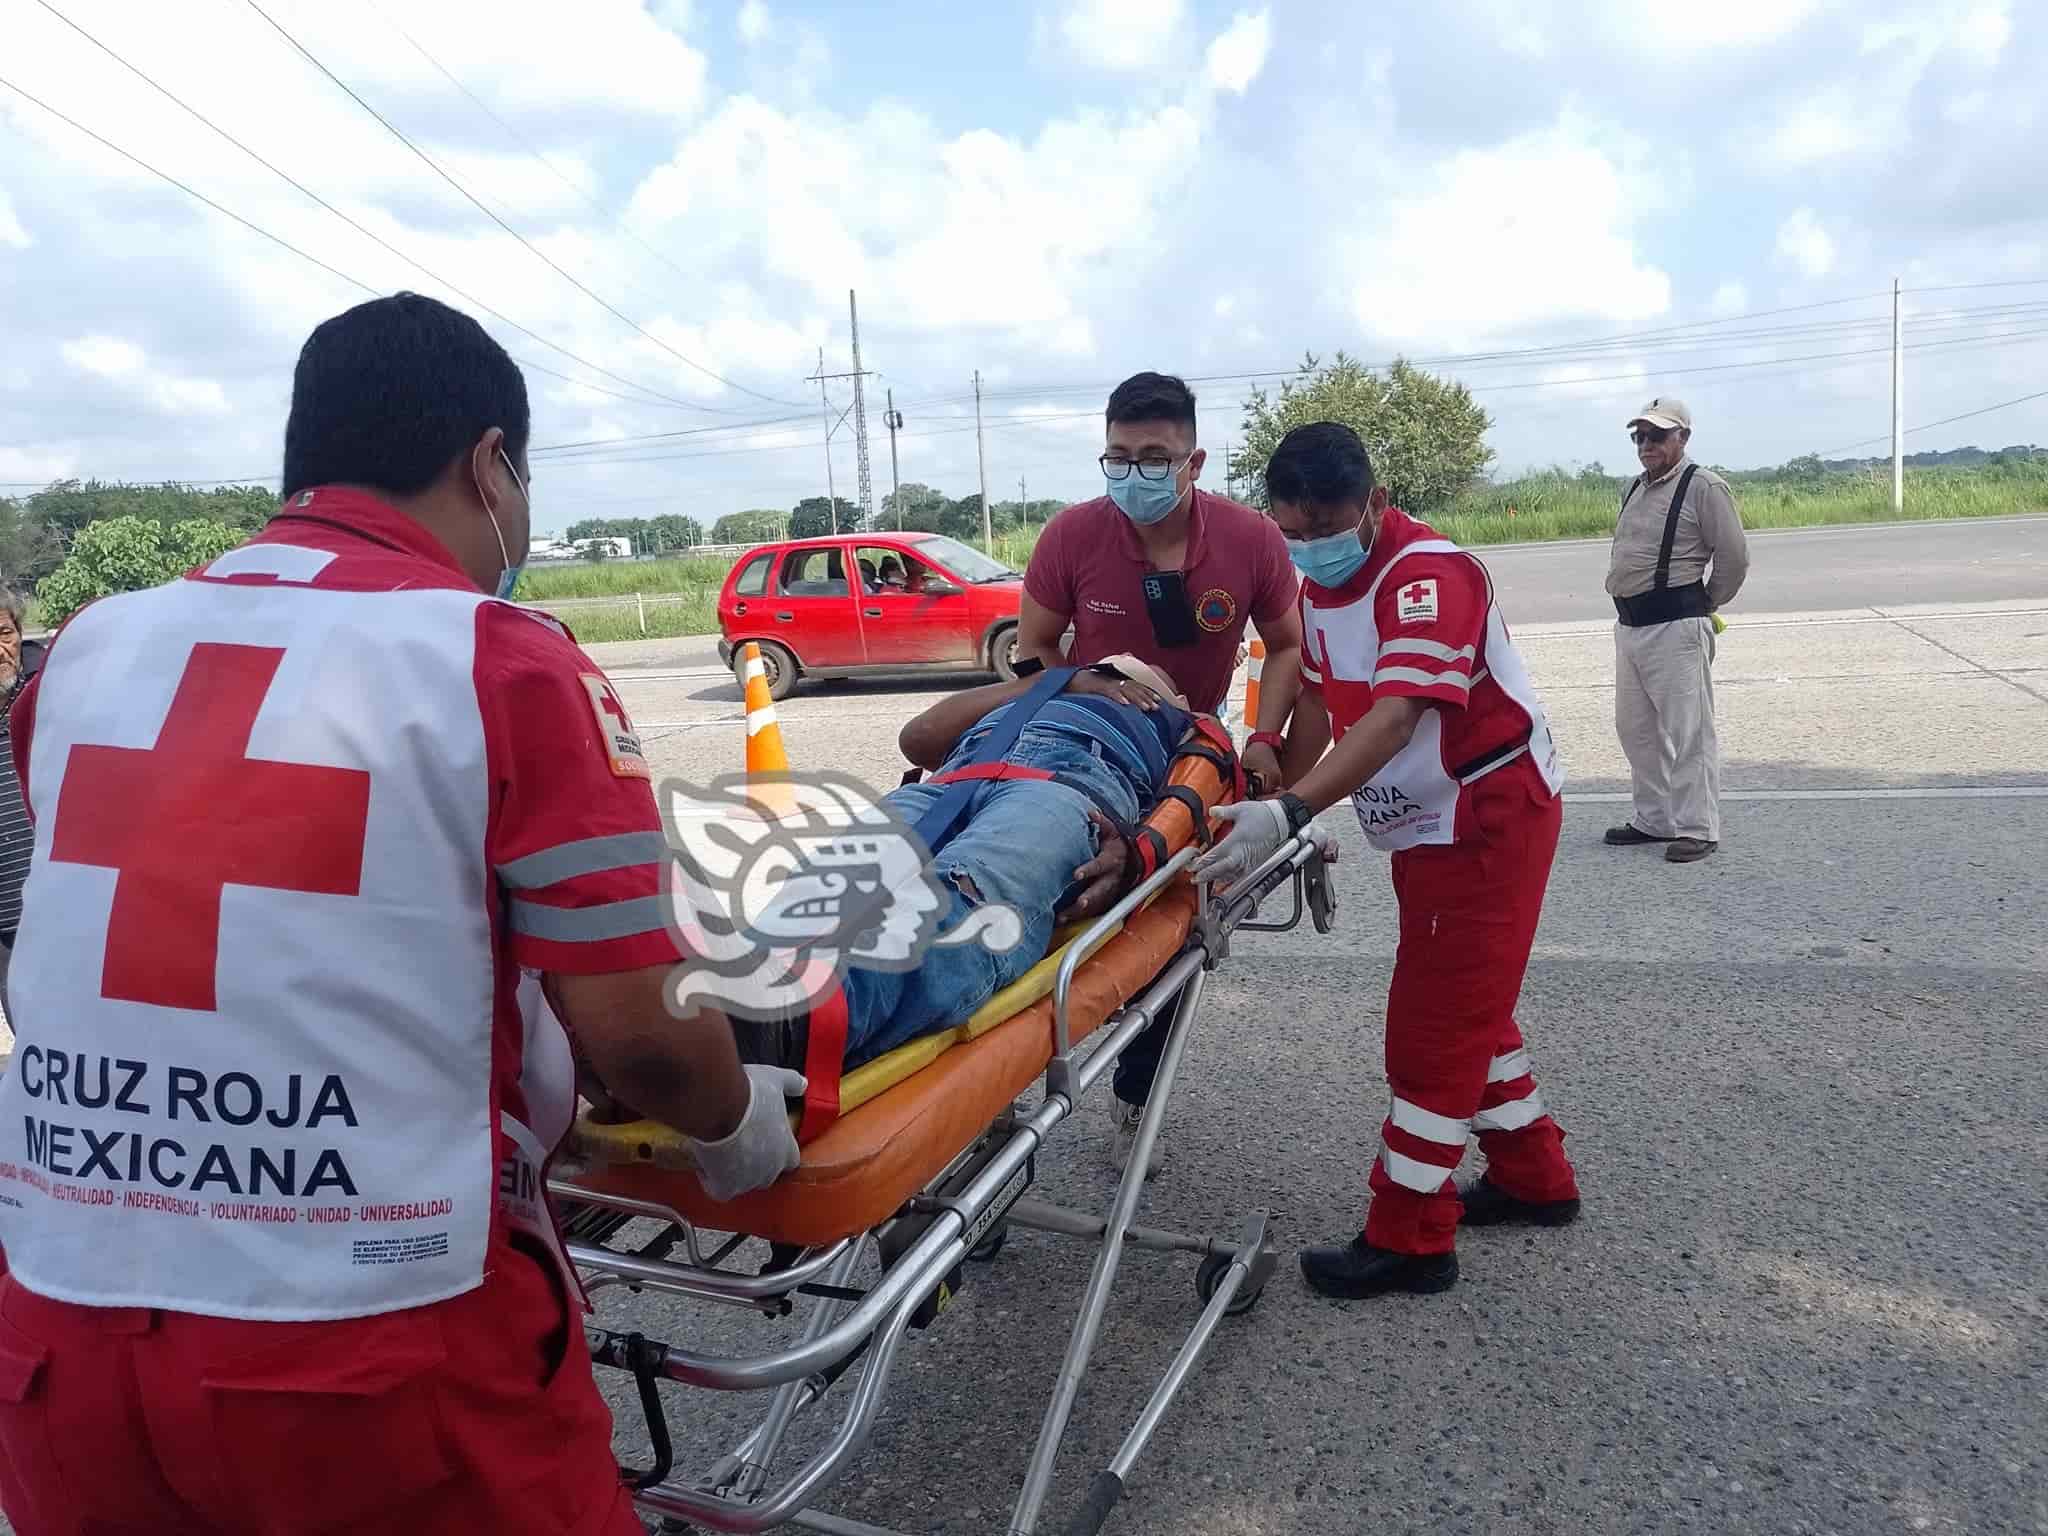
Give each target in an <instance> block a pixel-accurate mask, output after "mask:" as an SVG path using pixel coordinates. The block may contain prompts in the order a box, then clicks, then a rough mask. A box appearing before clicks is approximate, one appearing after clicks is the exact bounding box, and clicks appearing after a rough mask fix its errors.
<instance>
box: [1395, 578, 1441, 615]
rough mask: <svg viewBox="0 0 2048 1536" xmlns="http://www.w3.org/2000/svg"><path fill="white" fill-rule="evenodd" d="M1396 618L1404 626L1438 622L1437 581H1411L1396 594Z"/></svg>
mask: <svg viewBox="0 0 2048 1536" xmlns="http://www.w3.org/2000/svg"><path fill="white" fill-rule="evenodd" d="M1394 604H1395V608H1394V617H1395V619H1396V621H1397V622H1399V623H1402V624H1433V623H1435V622H1436V581H1435V578H1433V577H1432V578H1431V579H1430V580H1428V581H1411V582H1409V583H1408V584H1407V585H1406V586H1404V587H1401V588H1400V589H1399V590H1397V591H1396V592H1395V593H1394Z"/></svg>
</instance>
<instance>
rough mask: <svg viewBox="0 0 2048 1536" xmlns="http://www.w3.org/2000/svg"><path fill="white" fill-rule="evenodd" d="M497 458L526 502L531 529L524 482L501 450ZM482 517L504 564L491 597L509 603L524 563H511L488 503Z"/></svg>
mask: <svg viewBox="0 0 2048 1536" xmlns="http://www.w3.org/2000/svg"><path fill="white" fill-rule="evenodd" d="M498 457H499V458H501V459H503V460H504V461H505V472H506V473H507V474H509V475H510V476H511V477H512V483H513V484H514V485H516V486H518V487H519V494H520V496H521V498H522V499H523V500H524V501H525V502H526V523H527V527H528V528H529V529H531V528H532V526H533V497H532V495H531V494H529V493H528V491H527V489H526V482H525V481H524V480H521V479H520V478H519V471H518V470H516V469H514V468H513V467H512V460H511V458H510V456H509V455H507V454H506V452H505V450H504V449H503V448H500V449H499V450H498ZM477 494H478V495H479V496H481V495H482V494H483V488H482V487H481V486H479V487H478V488H477ZM484 516H485V517H488V518H489V519H490V520H491V532H492V533H494V534H496V535H497V536H498V558H499V559H500V560H502V561H504V562H505V569H504V570H503V571H501V572H500V573H499V574H498V586H497V590H496V591H495V592H493V593H492V594H491V595H492V596H493V597H496V598H498V599H499V600H500V601H509V600H510V599H511V596H512V594H513V593H514V592H515V591H517V590H518V587H519V578H520V576H521V574H523V573H524V572H525V570H526V561H525V559H524V558H522V559H521V560H520V561H519V563H518V564H517V565H514V564H513V563H512V552H511V551H510V550H509V549H507V548H506V547H505V530H504V529H502V528H500V527H499V526H498V514H497V513H495V512H493V511H492V510H491V504H490V503H489V502H488V501H487V502H485V503H484Z"/></svg>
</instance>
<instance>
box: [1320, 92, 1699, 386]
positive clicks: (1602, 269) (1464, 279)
mask: <svg viewBox="0 0 2048 1536" xmlns="http://www.w3.org/2000/svg"><path fill="white" fill-rule="evenodd" d="M1414 181H1415V183H1416V184H1417V185H1421V186H1426V187H1429V188H1431V190H1430V191H1427V192H1423V193H1419V194H1416V195H1413V196H1411V197H1407V198H1396V199H1395V200H1394V202H1393V203H1392V205H1391V206H1390V207H1389V208H1388V209H1387V210H1386V212H1385V216H1384V219H1383V220H1381V221H1380V222H1379V223H1378V224H1377V227H1376V228H1375V229H1374V230H1373V231H1372V232H1371V234H1370V235H1368V236H1367V237H1365V239H1364V240H1362V241H1361V246H1360V251H1359V255H1358V257H1357V263H1358V266H1359V267H1360V268H1361V269H1362V270H1361V271H1360V273H1359V276H1358V279H1357V282H1356V285H1355V289H1354V294H1355V308H1356V312H1357V315H1358V318H1359V320H1360V321H1361V322H1362V323H1363V324H1364V325H1365V326H1366V327H1367V328H1368V329H1369V330H1371V331H1373V332H1375V333H1377V334H1378V335H1381V336H1384V337H1386V338H1388V339H1390V340H1393V341H1396V342H1402V343H1406V342H1425V341H1426V342H1440V343H1443V344H1445V345H1459V344H1464V343H1467V342H1476V341H1479V340H1481V339H1484V338H1486V337H1489V336H1494V335H1499V334H1501V333H1503V332H1510V331H1513V330H1516V329H1517V328H1521V327H1526V326H1530V325H1534V324H1539V323H1544V322H1548V321H1555V320H1568V319H1574V318H1598V319H1602V320H1616V321H1625V320H1635V319H1641V318H1644V317H1647V316H1653V315H1657V314H1660V313H1662V312H1663V311H1664V310H1665V309H1666V308H1667V307H1668V306H1669V304H1670V299H1671V283H1670V279H1669V278H1668V277H1666V275H1665V274H1664V273H1663V272H1662V271H1661V270H1659V269H1658V268H1657V267H1655V266H1653V265H1650V264H1649V263H1647V262H1645V261H1643V260H1641V259H1640V258H1639V257H1638V255H1637V252H1636V247H1635V242H1634V239H1633V237H1632V235H1631V233H1630V224H1631V222H1632V219H1633V218H1634V217H1635V216H1636V214H1637V213H1638V212H1639V211H1640V209H1641V208H1642V207H1643V206H1644V199H1645V197H1646V196H1647V192H1646V190H1645V189H1643V188H1642V187H1639V186H1638V185H1637V184H1636V183H1635V182H1634V181H1633V180H1632V178H1630V177H1629V176H1628V175H1627V174H1625V172H1624V171H1623V169H1622V167H1621V166H1620V165H1619V164H1618V163H1617V161H1616V159H1615V158H1614V157H1612V156H1610V154H1609V153H1607V152H1606V151H1604V150H1602V149H1600V148H1598V147H1595V146H1594V145H1593V144H1591V143H1589V142H1587V141H1586V140H1585V139H1584V138H1583V137H1581V136H1580V133H1579V131H1578V130H1577V129H1576V128H1574V127H1573V126H1572V125H1570V124H1569V123H1565V124H1560V125H1559V126H1558V127H1556V128H1552V129H1547V130H1544V131H1542V132H1539V133H1534V134H1529V135H1525V136H1523V137H1521V138H1518V139H1515V140H1512V141H1510V142H1509V143H1507V144H1504V145H1502V146H1500V147H1498V148H1495V149H1489V150H1467V151H1464V152H1461V153H1459V154H1456V155H1453V156H1451V157H1450V158H1449V159H1448V160H1446V161H1444V162H1442V163H1441V164H1439V165H1436V166H1433V167H1428V168H1426V169H1423V170H1421V171H1420V172H1419V173H1418V174H1417V175H1416V176H1415V178H1414Z"/></svg>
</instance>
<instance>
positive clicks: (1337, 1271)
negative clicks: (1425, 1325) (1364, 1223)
mask: <svg viewBox="0 0 2048 1536" xmlns="http://www.w3.org/2000/svg"><path fill="white" fill-rule="evenodd" d="M1301 1277H1302V1279H1304V1280H1306V1281H1307V1282H1308V1283H1309V1286H1310V1288H1311V1289H1313V1290H1317V1291H1320V1292H1321V1293H1322V1294H1323V1295H1325V1296H1339V1297H1343V1298H1345V1299H1346V1300H1354V1301H1355V1300H1358V1299H1361V1298H1363V1297H1366V1296H1384V1295H1385V1294H1386V1293H1387V1292H1389V1291H1407V1292H1409V1293H1410V1294H1411V1295H1416V1296H1428V1295H1432V1294H1434V1293H1435V1292H1437V1291H1448V1290H1449V1289H1450V1288H1451V1287H1452V1286H1453V1285H1455V1284H1457V1280H1458V1256H1457V1255H1456V1254H1455V1253H1390V1252H1388V1251H1387V1250H1386V1249H1384V1248H1375V1247H1373V1246H1372V1245H1371V1244H1369V1243H1367V1242H1366V1240H1365V1239H1364V1238H1363V1237H1355V1238H1353V1239H1352V1240H1351V1241H1350V1242H1348V1243H1346V1244H1345V1245H1344V1246H1343V1247H1342V1248H1304V1249H1302V1251H1301Z"/></svg>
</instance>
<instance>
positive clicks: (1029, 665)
mask: <svg viewBox="0 0 2048 1536" xmlns="http://www.w3.org/2000/svg"><path fill="white" fill-rule="evenodd" d="M1010 670H1011V671H1012V672H1015V673H1016V674H1017V675H1018V676H1019V677H1031V676H1034V675H1035V674H1037V673H1040V672H1043V671H1044V670H1045V663H1044V662H1042V661H1040V660H1039V659H1038V658H1037V657H1036V656H1019V657H1018V658H1017V662H1016V665H1015V666H1013V667H1011V668H1010Z"/></svg>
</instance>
